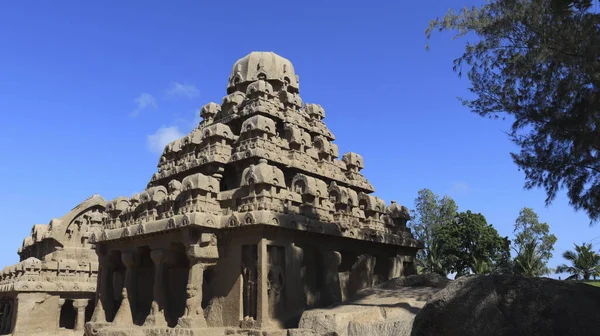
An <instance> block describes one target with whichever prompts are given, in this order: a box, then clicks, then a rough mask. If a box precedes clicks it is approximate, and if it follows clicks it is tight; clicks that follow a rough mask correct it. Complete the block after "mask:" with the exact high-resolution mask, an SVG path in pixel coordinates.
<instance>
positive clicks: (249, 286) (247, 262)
mask: <svg viewBox="0 0 600 336" xmlns="http://www.w3.org/2000/svg"><path fill="white" fill-rule="evenodd" d="M257 262H258V251H257V247H256V245H243V246H242V277H243V279H244V283H243V288H242V291H243V308H244V311H243V313H244V318H246V317H250V318H254V319H256V308H257V307H256V297H257V293H256V290H257V281H258V279H257V274H256V268H257Z"/></svg>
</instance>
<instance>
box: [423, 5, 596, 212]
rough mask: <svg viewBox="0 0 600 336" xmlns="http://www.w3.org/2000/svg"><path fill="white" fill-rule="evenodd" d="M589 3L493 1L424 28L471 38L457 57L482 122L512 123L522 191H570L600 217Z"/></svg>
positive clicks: (576, 203) (575, 202)
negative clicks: (503, 120)
mask: <svg viewBox="0 0 600 336" xmlns="http://www.w3.org/2000/svg"><path fill="white" fill-rule="evenodd" d="M592 5H593V2H592V1H591V0H494V1H487V3H486V4H484V5H482V6H480V7H472V8H463V9H462V10H460V11H458V12H457V11H455V10H452V9H451V10H449V11H448V13H447V14H446V15H445V16H444V17H442V18H437V19H435V20H432V21H431V22H430V25H429V28H427V30H426V36H427V38H428V39H429V38H430V37H431V34H432V33H433V32H435V31H440V32H442V31H450V32H454V36H453V38H459V37H464V36H466V35H469V36H475V37H476V41H475V42H467V44H466V48H465V51H464V53H463V54H462V55H461V56H459V57H458V58H457V59H456V60H455V61H454V70H455V71H457V72H458V73H459V75H461V74H462V72H463V70H464V69H465V68H466V69H467V76H468V78H469V80H470V83H471V88H470V91H471V92H472V93H473V94H474V98H473V99H461V100H462V102H463V103H464V104H465V105H466V106H468V107H469V108H470V109H471V110H472V111H473V112H475V113H478V114H479V115H481V116H485V117H493V118H498V117H509V119H510V120H511V121H512V127H511V128H510V130H509V131H508V132H507V133H508V135H509V137H510V139H511V140H512V141H513V142H514V143H515V144H517V145H518V146H519V148H520V151H519V152H517V153H511V155H512V158H513V160H514V162H515V163H516V164H517V166H518V167H519V168H520V169H521V170H523V171H524V173H525V187H526V188H529V189H531V188H537V187H541V188H544V189H545V191H546V194H547V198H546V203H547V204H550V203H551V202H552V201H553V200H554V199H555V197H556V195H557V192H558V191H559V190H561V189H563V188H566V189H567V195H568V197H569V202H570V204H571V205H572V206H573V207H574V208H575V209H577V210H580V209H582V210H584V211H585V212H586V213H587V214H588V216H589V217H590V220H591V222H596V221H597V220H599V219H600V197H599V196H598V195H600V156H599V153H598V152H599V151H600V92H599V87H600V57H599V55H600V29H599V28H600V14H598V13H597V12H595V11H594V10H593V7H592Z"/></svg>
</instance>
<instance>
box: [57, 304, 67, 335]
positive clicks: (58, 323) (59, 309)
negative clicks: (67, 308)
mask: <svg viewBox="0 0 600 336" xmlns="http://www.w3.org/2000/svg"><path fill="white" fill-rule="evenodd" d="M64 304H65V299H58V310H57V311H56V329H57V330H58V329H60V311H61V310H62V306H63V305H64Z"/></svg>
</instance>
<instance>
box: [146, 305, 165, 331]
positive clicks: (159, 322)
mask: <svg viewBox="0 0 600 336" xmlns="http://www.w3.org/2000/svg"><path fill="white" fill-rule="evenodd" d="M166 325H167V320H166V319H165V314H164V312H162V311H160V309H159V308H158V303H156V301H152V309H151V311H150V314H149V315H148V316H147V317H146V321H144V326H154V327H164V326H166Z"/></svg>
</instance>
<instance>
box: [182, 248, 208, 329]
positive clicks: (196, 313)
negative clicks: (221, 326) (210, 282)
mask: <svg viewBox="0 0 600 336" xmlns="http://www.w3.org/2000/svg"><path fill="white" fill-rule="evenodd" d="M198 252H199V246H198V245H192V246H190V248H189V249H188V253H187V256H188V258H189V260H190V271H189V276H188V284H187V288H186V292H187V299H186V301H185V313H184V316H183V317H182V318H181V319H180V320H179V323H178V324H179V325H180V326H181V327H184V328H201V327H206V320H205V318H204V311H203V310H202V285H203V284H204V268H205V265H204V263H203V262H202V258H200V255H199V253H198Z"/></svg>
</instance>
